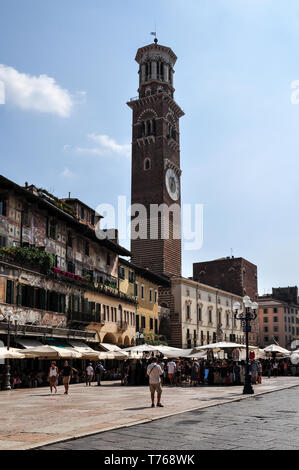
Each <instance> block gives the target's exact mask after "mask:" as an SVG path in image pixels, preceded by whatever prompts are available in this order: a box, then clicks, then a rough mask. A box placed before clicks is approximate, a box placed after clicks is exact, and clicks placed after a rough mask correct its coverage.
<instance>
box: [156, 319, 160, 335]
mask: <svg viewBox="0 0 299 470" xmlns="http://www.w3.org/2000/svg"><path fill="white" fill-rule="evenodd" d="M158 333H159V328H158V319H157V318H155V335H157V334H158Z"/></svg>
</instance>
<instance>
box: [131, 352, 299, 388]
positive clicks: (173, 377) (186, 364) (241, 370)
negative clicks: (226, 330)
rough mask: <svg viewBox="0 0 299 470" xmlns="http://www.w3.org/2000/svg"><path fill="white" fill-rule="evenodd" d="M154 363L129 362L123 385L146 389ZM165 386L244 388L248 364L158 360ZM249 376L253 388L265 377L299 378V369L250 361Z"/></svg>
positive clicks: (272, 361)
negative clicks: (292, 376)
mask: <svg viewBox="0 0 299 470" xmlns="http://www.w3.org/2000/svg"><path fill="white" fill-rule="evenodd" d="M150 363H151V359H145V358H144V359H141V360H127V361H125V362H124V363H123V366H122V384H123V385H146V384H147V383H148V377H147V373H146V370H147V367H148V365H149V364H150ZM158 364H159V366H160V367H161V369H162V371H163V375H162V383H163V384H164V385H176V386H178V385H182V384H184V385H190V386H196V385H241V384H244V380H245V361H239V362H236V361H231V360H225V359H221V360H217V359H216V360H199V361H197V360H189V359H188V360H186V359H185V360H184V359H181V360H176V359H169V360H165V359H159V360H158ZM249 373H250V375H251V381H252V383H253V384H256V383H261V382H262V376H265V377H271V376H273V377H277V376H278V375H298V374H299V368H297V367H296V366H293V365H292V363H291V362H290V361H289V360H277V359H266V360H265V359H261V360H252V361H250V366H249Z"/></svg>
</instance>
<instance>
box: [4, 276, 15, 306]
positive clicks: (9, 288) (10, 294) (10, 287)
mask: <svg viewBox="0 0 299 470" xmlns="http://www.w3.org/2000/svg"><path fill="white" fill-rule="evenodd" d="M6 303H7V304H14V281H12V280H10V279H7V283H6Z"/></svg>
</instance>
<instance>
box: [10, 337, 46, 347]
mask: <svg viewBox="0 0 299 470" xmlns="http://www.w3.org/2000/svg"><path fill="white" fill-rule="evenodd" d="M16 343H18V344H20V345H21V346H24V348H25V349H28V348H36V347H37V346H43V343H41V342H40V341H37V340H36V339H28V338H26V339H25V338H24V339H23V338H21V339H20V338H17V339H16Z"/></svg>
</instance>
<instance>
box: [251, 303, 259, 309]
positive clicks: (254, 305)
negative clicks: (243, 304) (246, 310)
mask: <svg viewBox="0 0 299 470" xmlns="http://www.w3.org/2000/svg"><path fill="white" fill-rule="evenodd" d="M251 308H252V310H257V309H258V308H259V304H258V303H257V302H253V303H252V305H251Z"/></svg>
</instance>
